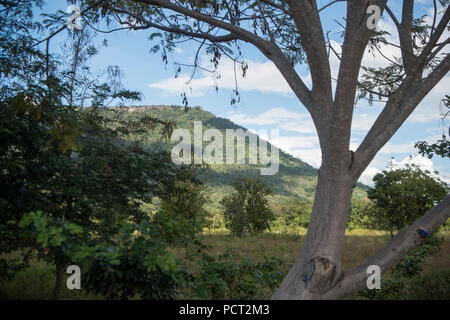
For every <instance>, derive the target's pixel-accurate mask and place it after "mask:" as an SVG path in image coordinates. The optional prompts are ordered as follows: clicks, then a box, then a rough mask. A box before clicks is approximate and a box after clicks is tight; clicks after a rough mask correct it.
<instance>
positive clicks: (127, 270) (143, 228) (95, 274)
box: [73, 221, 185, 299]
mask: <svg viewBox="0 0 450 320" xmlns="http://www.w3.org/2000/svg"><path fill="white" fill-rule="evenodd" d="M74 252H75V253H74V254H73V257H74V260H75V261H79V263H80V266H81V270H82V271H83V290H85V291H86V292H87V293H95V294H101V295H103V296H104V297H106V298H109V299H130V298H134V297H137V296H138V297H140V298H142V299H173V298H175V297H176V296H177V295H178V294H179V292H180V288H181V287H182V284H183V279H184V276H185V273H184V272H182V271H180V270H178V269H177V265H176V258H175V255H174V254H172V253H171V252H169V251H167V250H166V246H165V244H164V243H162V242H161V241H160V240H159V234H158V231H157V229H156V228H155V227H154V226H152V225H151V224H150V223H148V222H147V221H142V222H141V223H140V224H129V223H127V224H124V225H123V226H122V228H121V232H120V236H119V238H118V239H117V240H116V241H114V242H100V243H98V244H96V245H94V246H86V245H84V246H80V247H78V248H76V249H75V251H74Z"/></svg>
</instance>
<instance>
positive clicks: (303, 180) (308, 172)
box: [114, 106, 367, 208]
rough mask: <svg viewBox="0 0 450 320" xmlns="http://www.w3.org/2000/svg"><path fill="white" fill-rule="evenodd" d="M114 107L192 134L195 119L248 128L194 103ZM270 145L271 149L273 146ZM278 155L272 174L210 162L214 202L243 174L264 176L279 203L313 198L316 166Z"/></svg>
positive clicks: (361, 189)
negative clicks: (186, 130)
mask: <svg viewBox="0 0 450 320" xmlns="http://www.w3.org/2000/svg"><path fill="white" fill-rule="evenodd" d="M114 110H116V111H120V114H121V117H124V118H125V119H129V120H132V119H138V118H140V117H143V116H151V117H154V118H158V119H160V120H164V121H174V122H175V123H176V125H175V126H174V129H176V128H184V129H188V130H189V131H190V132H191V135H192V136H193V128H194V121H202V125H203V131H205V130H207V129H211V128H216V129H219V130H220V131H222V133H223V135H224V137H225V130H226V129H234V130H236V129H243V130H244V131H246V130H247V129H246V128H244V127H241V126H239V125H237V124H235V123H234V122H232V121H230V120H228V119H224V118H220V117H216V116H215V115H213V114H212V113H210V112H208V111H205V110H203V109H202V108H201V107H191V108H188V110H187V111H185V110H184V108H182V107H179V106H131V107H120V108H114ZM146 140H147V143H149V145H150V147H151V146H152V145H153V144H155V143H157V141H158V143H159V144H161V143H162V144H165V145H166V147H169V146H168V145H167V143H165V142H164V140H163V139H161V136H156V135H155V133H153V132H150V131H149V134H148V136H146ZM269 146H270V144H269ZM268 149H269V150H270V147H268ZM225 150H226V147H225V144H224V152H225ZM279 155H280V166H279V171H278V173H277V174H275V175H271V176H270V175H269V176H263V175H261V174H260V167H258V166H256V165H249V164H233V165H211V166H210V168H207V169H206V172H205V178H206V181H207V185H208V186H209V187H210V189H211V199H212V202H213V203H212V204H211V206H212V207H213V208H217V206H218V201H219V200H220V199H221V198H222V197H223V196H224V195H226V194H228V193H229V192H231V190H232V188H231V186H230V185H231V182H232V181H233V180H234V179H235V178H237V177H240V176H245V177H259V178H261V179H262V180H264V181H265V182H266V183H267V184H268V185H269V186H270V187H271V188H272V190H273V193H274V197H273V199H272V201H274V202H277V203H279V204H281V203H284V202H287V201H289V200H290V199H293V198H299V199H302V200H307V201H312V199H313V195H314V190H315V185H316V182H317V169H315V168H313V167H312V166H310V165H309V164H307V163H305V162H303V161H301V160H300V159H298V158H295V157H293V156H291V155H289V154H287V153H285V152H283V151H282V150H280V151H279ZM246 163H248V162H246ZM266 167H268V166H266ZM366 189H367V187H366V186H364V185H361V184H358V187H357V188H355V196H356V197H358V198H362V197H365V190H366Z"/></svg>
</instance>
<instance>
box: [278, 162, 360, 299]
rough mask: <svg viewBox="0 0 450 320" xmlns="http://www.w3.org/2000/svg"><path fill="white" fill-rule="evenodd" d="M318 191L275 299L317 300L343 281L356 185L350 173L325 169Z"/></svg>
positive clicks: (321, 171)
mask: <svg viewBox="0 0 450 320" xmlns="http://www.w3.org/2000/svg"><path fill="white" fill-rule="evenodd" d="M334 169H335V168H334ZM333 172H334V173H333ZM316 190H317V191H316V195H315V201H314V207H313V211H312V214H311V221H310V224H309V227H308V233H307V235H306V238H305V241H304V243H303V246H302V249H301V251H300V254H299V256H298V258H297V260H296V261H295V263H294V265H293V266H292V268H291V270H290V271H289V273H288V274H287V276H286V277H285V278H284V280H283V282H282V284H281V286H280V287H279V288H278V290H277V291H276V292H275V293H274V295H273V296H272V299H318V298H320V297H321V296H322V295H323V294H324V293H326V292H327V291H328V290H330V289H331V288H333V287H334V286H336V285H337V284H338V283H339V281H341V280H342V279H343V271H342V267H341V256H342V247H343V243H344V237H345V228H346V224H347V218H348V213H349V210H350V200H351V195H352V191H353V182H352V181H351V177H350V174H349V172H348V171H347V170H345V169H343V170H333V169H331V170H329V168H327V166H324V165H322V167H321V169H320V171H319V178H318V184H317V189H316Z"/></svg>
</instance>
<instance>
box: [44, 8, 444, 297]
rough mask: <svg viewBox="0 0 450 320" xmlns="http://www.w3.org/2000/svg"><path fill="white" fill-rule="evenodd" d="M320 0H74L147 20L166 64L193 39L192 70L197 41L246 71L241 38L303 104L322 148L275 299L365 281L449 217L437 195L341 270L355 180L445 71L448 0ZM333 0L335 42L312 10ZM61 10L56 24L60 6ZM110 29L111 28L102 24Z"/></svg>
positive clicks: (331, 293) (101, 11) (92, 15)
mask: <svg viewBox="0 0 450 320" xmlns="http://www.w3.org/2000/svg"><path fill="white" fill-rule="evenodd" d="M319 3H320V2H319V1H306V0H304V1H299V0H283V1H282V0H264V1H239V0H204V1H194V0H128V1H122V0H120V1H118V0H117V1H115V0H112V1H94V0H90V1H82V8H81V9H82V14H83V21H84V22H85V23H89V24H91V25H92V24H94V23H96V22H98V21H107V22H108V21H111V20H112V19H115V20H116V21H118V22H119V23H120V25H121V28H122V29H128V30H147V32H149V33H150V39H152V40H156V39H159V42H158V43H157V44H156V45H155V47H154V50H153V51H155V52H156V51H158V50H159V51H160V52H161V54H162V58H163V60H164V61H165V62H167V57H168V53H169V52H170V51H172V50H173V49H174V48H175V46H176V44H177V43H180V42H184V41H188V40H191V41H192V42H193V43H197V44H198V45H199V47H198V49H199V50H198V52H197V54H196V55H195V60H194V61H193V63H192V66H193V67H194V69H195V68H197V67H199V61H198V60H199V59H198V57H199V54H198V53H199V52H200V51H201V50H202V49H204V50H205V52H206V53H207V54H209V55H211V61H212V62H213V63H214V64H215V65H216V66H217V65H218V64H219V63H220V58H221V57H222V56H228V57H230V58H232V59H233V60H234V61H235V62H236V64H237V65H239V64H240V66H241V70H242V72H243V73H244V74H245V73H246V72H251V70H248V67H247V65H246V64H245V62H244V61H243V60H242V59H241V56H240V53H241V50H240V49H241V46H240V45H241V44H242V43H248V44H251V45H253V46H254V47H255V48H257V49H258V50H259V51H260V52H261V53H262V54H264V55H265V56H266V57H267V59H269V60H270V61H272V62H273V63H274V65H275V66H276V67H277V68H278V70H279V71H280V73H281V74H282V75H283V77H284V79H285V80H286V82H287V83H288V84H289V86H290V88H291V89H292V91H293V92H294V94H295V95H296V96H297V98H298V100H299V102H301V103H302V104H303V105H304V106H305V107H306V109H307V110H308V111H309V113H310V114H311V117H312V119H313V122H314V124H315V127H316V130H317V134H318V138H319V141H320V147H321V152H322V163H321V167H320V171H319V176H318V183H317V189H316V193H315V200H314V207H313V210H312V215H311V221H310V224H309V228H308V233H307V236H306V239H305V241H304V244H303V247H302V250H301V251H300V254H299V256H298V258H297V260H296V262H295V263H294V265H293V266H292V268H291V270H290V271H289V273H288V274H287V276H286V277H285V279H284V280H283V282H282V284H281V285H280V287H279V288H278V290H277V291H276V292H275V293H274V295H273V298H274V299H319V298H321V299H324V298H325V299H326V298H341V297H345V296H347V295H349V294H351V293H352V292H354V291H355V290H357V289H359V288H361V287H363V286H364V285H365V284H366V272H367V267H368V266H370V265H373V264H376V265H378V266H379V267H380V268H381V270H382V271H386V270H388V269H389V268H390V267H392V266H393V265H395V263H396V261H397V260H398V259H400V258H401V256H402V255H404V254H405V253H406V252H408V251H409V250H410V249H411V248H413V247H414V246H416V245H418V244H419V243H420V242H421V241H422V239H421V237H420V236H419V235H418V234H417V233H416V230H417V229H418V226H420V227H421V228H423V229H426V230H427V231H429V232H432V231H433V230H436V229H437V228H438V226H439V225H440V224H442V223H443V222H444V221H445V220H446V219H447V218H448V217H449V215H450V197H449V196H447V197H446V198H445V199H444V200H443V201H442V202H441V203H440V204H438V205H436V206H435V207H434V208H433V209H431V210H430V211H429V212H428V213H427V214H425V215H424V216H423V217H422V218H420V219H419V220H417V221H416V222H414V223H412V224H410V225H409V226H407V227H405V228H403V229H402V230H400V232H399V233H398V234H397V236H396V237H395V238H394V239H392V241H391V242H390V243H389V244H387V245H386V247H384V248H383V249H381V250H380V251H379V252H377V253H376V254H375V255H374V256H372V257H371V258H369V259H368V260H367V261H365V262H362V263H361V264H360V265H359V266H357V267H355V268H353V269H352V270H349V271H348V272H346V274H344V272H343V268H342V249H343V243H344V237H345V228H346V225H347V219H348V213H349V209H350V199H351V195H352V191H353V186H354V185H355V183H356V182H357V181H358V179H359V177H360V176H361V174H362V173H363V172H364V170H365V169H366V168H367V167H368V165H369V164H370V163H371V161H372V160H373V158H374V157H375V156H376V154H377V153H378V151H379V150H380V149H381V148H382V147H383V146H384V145H385V144H386V143H387V142H388V141H389V140H390V139H391V137H392V136H393V135H394V134H395V133H396V132H397V131H398V130H399V128H400V127H401V126H402V124H403V123H404V122H405V121H406V120H407V119H408V117H409V116H410V115H411V113H412V112H413V111H414V110H415V109H416V107H417V106H418V105H419V103H420V102H421V101H422V100H423V99H424V98H425V96H427V94H428V93H429V92H430V91H431V90H432V89H433V88H434V87H435V86H436V85H437V84H438V83H439V82H440V81H441V79H442V78H443V77H445V76H446V74H447V72H448V71H449V67H450V55H449V54H448V52H447V51H448V44H449V42H450V39H449V38H447V36H446V32H447V31H448V23H449V19H450V9H449V4H448V1H444V0H440V1H433V4H434V10H432V11H431V12H432V13H431V15H432V17H430V19H429V20H426V19H423V18H422V17H416V16H414V8H415V6H416V3H417V2H415V1H413V0H403V1H401V2H399V1H389V4H388V1H387V0H347V1H328V3H327V4H325V5H323V6H322V7H320V6H319ZM342 4H345V5H346V10H345V16H344V17H342V19H341V20H340V22H339V23H340V24H341V26H342V33H341V35H342V38H341V39H338V40H339V42H340V44H341V48H335V47H333V42H332V41H330V40H329V38H328V33H327V31H326V30H325V29H324V24H323V21H322V17H321V14H322V13H324V12H326V11H327V12H328V11H329V10H331V9H332V8H334V7H335V6H339V5H342ZM391 4H392V5H394V4H395V5H397V6H400V7H401V13H400V15H398V14H395V12H394V11H393V10H391ZM374 6H375V7H374ZM440 6H442V7H443V9H442V10H441V9H440ZM377 9H379V13H380V14H381V15H382V16H383V17H385V19H390V20H392V22H393V24H394V25H395V26H396V29H397V30H396V33H397V34H398V41H397V40H394V41H395V43H394V42H392V41H391V40H389V41H388V40H387V36H388V33H387V31H386V30H382V29H379V28H374V26H375V24H376V22H377V18H378V17H377V14H378V10H377ZM60 18H61V19H60V21H61V22H62V23H64V24H65V22H66V20H67V15H60ZM102 18H104V19H102ZM427 21H430V22H427ZM103 25H104V24H102V26H103ZM64 27H65V26H64V25H63V26H62V27H61V28H63V29H64ZM97 27H100V26H97ZM58 30H59V29H58ZM112 30H113V27H112V26H111V29H110V30H109V31H112ZM107 31H108V30H107ZM56 33H57V32H54V33H52V35H53V34H56ZM393 38H395V37H393ZM383 46H394V47H396V48H398V50H399V54H398V56H397V57H394V58H391V57H387V56H386V55H384V53H383V50H382V47H383ZM368 49H369V50H370V52H371V53H373V54H374V55H378V56H379V57H380V58H381V59H386V63H387V66H385V67H379V68H374V67H364V66H362V59H363V56H364V54H365V52H366V51H367V50H368ZM330 55H335V56H337V58H338V59H339V62H340V63H339V71H338V75H337V77H332V74H331V67H330ZM300 63H307V65H308V70H309V72H310V79H311V83H312V84H311V86H310V87H308V86H307V84H305V82H304V81H303V79H302V77H301V76H300V75H299V74H298V73H297V71H296V69H295V67H296V66H297V65H298V64H300ZM236 94H237V92H236ZM358 98H365V99H369V100H370V101H374V100H375V99H377V100H380V101H379V102H378V104H379V105H381V106H382V110H381V112H380V114H379V116H378V118H377V120H376V121H375V123H374V124H373V126H372V127H371V128H370V129H369V131H368V133H367V135H366V137H365V138H364V139H363V141H362V143H361V144H360V145H359V147H358V148H357V149H356V150H350V135H351V124H352V116H353V112H354V106H355V101H357V100H358ZM233 100H234V101H235V100H236V99H233ZM232 102H233V101H232ZM393 248H395V250H393Z"/></svg>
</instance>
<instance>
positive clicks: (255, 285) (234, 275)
mask: <svg viewBox="0 0 450 320" xmlns="http://www.w3.org/2000/svg"><path fill="white" fill-rule="evenodd" d="M194 257H195V259H198V263H199V270H198V273H196V274H195V275H194V279H195V285H193V286H192V290H193V292H194V294H195V296H196V297H197V298H200V299H263V298H268V297H269V296H270V294H271V293H272V292H273V290H274V289H275V288H277V287H278V285H279V284H280V283H281V280H282V279H283V277H284V275H285V270H286V263H285V261H284V260H283V259H281V258H277V257H273V256H264V262H252V261H251V260H249V259H241V260H239V258H238V256H237V255H236V253H234V252H233V251H232V250H230V249H229V250H227V251H226V252H225V253H223V254H221V255H220V256H218V257H214V256H211V255H208V254H207V253H205V252H201V253H196V254H194Z"/></svg>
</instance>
